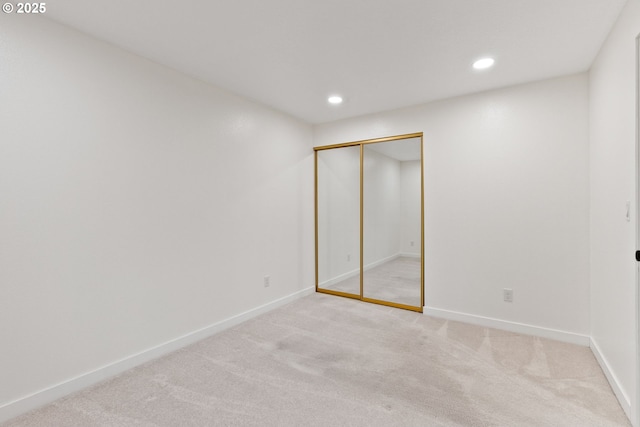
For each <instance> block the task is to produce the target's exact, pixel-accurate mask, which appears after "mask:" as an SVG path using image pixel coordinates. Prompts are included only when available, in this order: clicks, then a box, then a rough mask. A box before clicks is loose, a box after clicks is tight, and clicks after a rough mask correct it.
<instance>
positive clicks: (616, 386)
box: [589, 337, 633, 420]
mask: <svg viewBox="0 0 640 427" xmlns="http://www.w3.org/2000/svg"><path fill="white" fill-rule="evenodd" d="M589 347H590V348H591V351H592V352H593V355H594V356H595V358H596V360H597V361H598V364H599V365H600V368H601V369H602V372H604V375H605V376H606V377H607V380H608V381H609V385H610V386H611V389H612V390H613V393H614V394H615V395H616V397H617V398H618V402H619V403H620V406H621V407H622V409H623V410H624V413H625V414H626V415H627V418H629V419H630V420H632V419H633V417H632V416H631V401H630V400H629V398H628V397H627V395H626V394H625V392H624V391H623V390H622V387H620V382H619V381H618V378H617V377H616V375H615V374H614V373H613V370H611V368H610V366H609V363H608V362H607V358H606V357H604V355H603V354H602V352H601V351H600V347H599V346H598V343H597V342H596V341H595V340H594V339H593V337H592V338H591V340H590V344H589Z"/></svg>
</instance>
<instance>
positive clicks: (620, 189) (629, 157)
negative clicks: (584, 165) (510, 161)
mask: <svg viewBox="0 0 640 427" xmlns="http://www.w3.org/2000/svg"><path fill="white" fill-rule="evenodd" d="M639 33H640V4H639V3H638V1H635V0H633V1H629V2H628V3H627V5H626V6H625V8H624V9H623V11H622V13H621V15H620V18H619V20H618V22H617V23H616V25H615V26H614V28H613V30H612V32H611V34H610V35H609V37H608V39H607V40H606V42H605V43H604V45H603V47H602V49H601V50H600V53H599V54H598V56H597V58H596V60H595V62H594V64H593V67H592V68H591V71H590V74H589V81H590V85H589V89H590V91H589V96H590V117H589V119H590V137H591V141H590V163H591V166H590V171H591V173H590V178H591V226H590V230H591V335H592V339H593V341H594V342H595V343H596V345H597V346H598V348H599V350H600V353H601V356H602V358H603V359H604V361H605V363H606V364H607V365H608V369H609V370H610V371H611V374H612V375H613V376H614V377H615V379H616V381H617V383H618V385H619V386H620V388H621V391H622V393H623V394H624V399H626V400H627V405H628V404H629V403H630V402H633V403H632V404H633V405H634V406H635V404H636V403H637V397H636V396H637V390H636V385H635V384H636V383H635V378H636V366H635V364H636V358H635V352H636V337H635V323H636V317H635V304H636V302H635V301H636V289H635V280H636V279H635V277H636V276H635V274H636V272H635V270H636V268H637V267H636V262H635V260H634V256H633V252H634V250H635V242H636V237H635V235H636V217H637V207H636V206H635V204H636V202H635V191H636V188H637V182H636V176H635V169H634V168H635V158H636V155H637V154H636V150H635V126H636V122H635V120H636V116H635V114H636V107H635V89H636V82H635V66H636V65H635V64H636V62H635V61H636V52H635V38H636V36H637V35H638V34H639ZM627 201H629V202H630V203H631V205H632V206H631V215H630V216H631V220H630V221H627V218H626V213H627V207H626V203H627ZM619 397H620V396H619ZM623 407H624V405H623ZM625 409H628V408H625ZM637 422H638V420H636V425H638V424H637Z"/></svg>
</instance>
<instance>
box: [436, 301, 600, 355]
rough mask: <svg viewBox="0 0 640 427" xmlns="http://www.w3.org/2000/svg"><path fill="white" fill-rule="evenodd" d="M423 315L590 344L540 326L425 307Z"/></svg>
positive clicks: (578, 336) (585, 337) (586, 339)
mask: <svg viewBox="0 0 640 427" xmlns="http://www.w3.org/2000/svg"><path fill="white" fill-rule="evenodd" d="M424 314H425V315H427V316H433V317H439V318H442V319H447V320H456V321H458V322H465V323H471V324H473V325H479V326H484V327H487V328H494V329H500V330H503V331H509V332H517V333H520V334H525V335H533V336H536V337H542V338H549V339H552V340H556V341H562V342H567V343H571V344H577V345H581V346H584V347H589V344H590V342H591V339H590V338H589V336H588V335H581V334H576V333H573V332H567V331H561V330H557V329H549V328H543V327H540V326H534V325H527V324H524V323H517V322H510V321H508V320H500V319H494V318H491V317H483V316H476V315H473V314H467V313H460V312H457V311H449V310H441V309H438V308H433V307H425V308H424Z"/></svg>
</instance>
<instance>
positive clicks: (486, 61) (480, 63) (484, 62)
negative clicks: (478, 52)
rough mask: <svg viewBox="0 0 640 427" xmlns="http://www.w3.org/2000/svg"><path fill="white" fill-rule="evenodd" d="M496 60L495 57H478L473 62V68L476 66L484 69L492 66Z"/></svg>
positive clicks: (478, 68) (477, 68)
mask: <svg viewBox="0 0 640 427" xmlns="http://www.w3.org/2000/svg"><path fill="white" fill-rule="evenodd" d="M494 62H496V61H494V59H493V58H482V59H478V60H477V61H476V62H474V63H473V68H475V69H476V70H484V69H486V68H489V67H492V66H493V63H494Z"/></svg>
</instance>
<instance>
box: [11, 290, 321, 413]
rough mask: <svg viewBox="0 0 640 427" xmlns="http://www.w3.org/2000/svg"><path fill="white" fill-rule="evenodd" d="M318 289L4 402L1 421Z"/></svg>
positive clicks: (301, 292) (290, 297) (239, 315)
mask: <svg viewBox="0 0 640 427" xmlns="http://www.w3.org/2000/svg"><path fill="white" fill-rule="evenodd" d="M314 291H315V287H309V288H305V289H303V290H300V291H297V292H294V293H293V294H290V295H287V296H285V297H282V298H279V299H277V300H275V301H272V302H269V303H267V304H264V305H261V306H259V307H256V308H253V309H251V310H248V311H245V312H243V313H240V314H237V315H235V316H232V317H229V318H227V319H224V320H221V321H219V322H216V323H214V324H212V325H209V326H207V327H204V328H202V329H198V330H196V331H193V332H190V333H188V334H186V335H183V336H181V337H178V338H175V339H173V340H170V341H167V342H165V343H163V344H160V345H157V346H155V347H153V348H150V349H147V350H144V351H142V352H140V353H137V354H133V355H131V356H128V357H125V358H123V359H120V360H118V361H115V362H113V363H110V364H108V365H105V366H102V367H100V368H98V369H95V370H93V371H91V372H87V373H84V374H82V375H78V376H77V377H74V378H70V379H68V380H66V381H63V382H61V383H58V384H55V385H53V386H51V387H47V388H45V389H43V390H39V391H37V392H35V393H32V394H30V395H27V396H24V397H21V398H19V399H16V400H13V401H10V402H6V403H2V404H0V423H2V422H5V421H8V420H10V419H12V418H15V417H17V416H19V415H22V414H24V413H26V412H29V411H31V410H34V409H37V408H39V407H41V406H44V405H46V404H49V403H51V402H53V401H55V400H58V399H60V398H62V397H64V396H67V395H69V394H71V393H75V392H77V391H80V390H82V389H85V388H87V387H90V386H92V385H94V384H97V383H99V382H101V381H104V380H106V379H108V378H111V377H113V376H115V375H118V374H120V373H122V372H125V371H127V370H129V369H131V368H134V367H136V366H138V365H141V364H143V363H146V362H149V361H151V360H153V359H157V358H158V357H161V356H164V355H165V354H168V353H171V352H173V351H176V350H179V349H181V348H183V347H186V346H188V345H190V344H193V343H195V342H198V341H200V340H202V339H205V338H207V337H210V336H212V335H215V334H217V333H219V332H222V331H224V330H225V329H229V328H231V327H233V326H236V325H239V324H240V323H242V322H245V321H247V320H249V319H251V318H253V317H256V316H259V315H260V314H263V313H266V312H269V311H271V310H274V309H276V308H278V307H281V306H283V305H285V304H287V303H289V302H291V301H294V300H296V299H298V298H302V297H304V296H306V295H310V294H312V293H313V292H314Z"/></svg>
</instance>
